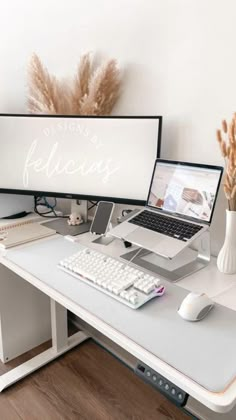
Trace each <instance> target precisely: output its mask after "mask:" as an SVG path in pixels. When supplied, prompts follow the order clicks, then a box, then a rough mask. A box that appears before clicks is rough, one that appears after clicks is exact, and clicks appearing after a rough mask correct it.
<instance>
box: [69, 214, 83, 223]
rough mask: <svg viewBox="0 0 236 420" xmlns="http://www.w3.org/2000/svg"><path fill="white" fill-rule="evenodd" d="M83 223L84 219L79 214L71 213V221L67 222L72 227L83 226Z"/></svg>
mask: <svg viewBox="0 0 236 420" xmlns="http://www.w3.org/2000/svg"><path fill="white" fill-rule="evenodd" d="M83 222H84V221H83V219H82V217H81V216H80V214H78V213H71V214H70V216H69V219H68V220H67V223H68V225H70V226H76V225H81V223H83Z"/></svg>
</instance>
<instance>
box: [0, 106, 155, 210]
mask: <svg viewBox="0 0 236 420" xmlns="http://www.w3.org/2000/svg"><path fill="white" fill-rule="evenodd" d="M161 123H162V118H161V117H82V116H57V115H53V116H49V115H47V116H46V115H37V116H36V115H9V114H8V115H6V114H1V115H0V147H1V154H0V192H8V193H9V192H12V193H13V192H14V193H22V194H31V195H46V196H54V197H67V198H81V199H82V198H84V199H99V200H100V199H103V200H104V199H109V200H112V201H114V202H125V203H136V204H143V203H144V202H145V200H146V197H147V193H148V190H149V185H150V180H151V176H152V168H153V164H154V162H155V158H156V157H157V156H159V155H160V140H161Z"/></svg>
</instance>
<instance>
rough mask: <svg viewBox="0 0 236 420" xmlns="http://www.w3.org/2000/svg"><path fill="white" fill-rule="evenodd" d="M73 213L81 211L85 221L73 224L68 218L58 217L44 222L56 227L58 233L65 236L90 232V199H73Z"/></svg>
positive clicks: (53, 227)
mask: <svg viewBox="0 0 236 420" xmlns="http://www.w3.org/2000/svg"><path fill="white" fill-rule="evenodd" d="M71 213H79V214H80V215H81V216H82V218H83V220H84V223H81V225H74V226H72V225H69V224H68V218H58V219H54V220H50V221H49V222H46V223H44V225H45V226H48V227H50V228H52V229H55V230H56V231H57V233H59V234H61V235H63V236H65V235H71V236H76V235H81V234H82V233H85V232H89V230H90V226H91V221H88V201H87V200H71Z"/></svg>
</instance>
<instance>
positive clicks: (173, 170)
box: [147, 159, 223, 223]
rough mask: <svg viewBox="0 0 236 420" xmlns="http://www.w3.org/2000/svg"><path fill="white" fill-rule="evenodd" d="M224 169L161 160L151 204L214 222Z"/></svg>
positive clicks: (152, 187) (150, 197) (154, 181)
mask: <svg viewBox="0 0 236 420" xmlns="http://www.w3.org/2000/svg"><path fill="white" fill-rule="evenodd" d="M222 171H223V168H221V167H220V166H212V165H198V164H192V163H185V162H173V161H164V160H158V159H157V161H156V163H155V167H154V172H153V177H152V181H151V186H150V190H149V195H148V201H147V204H148V206H151V207H154V208H156V209H159V210H162V211H163V212H168V213H175V214H178V215H179V216H181V217H185V218H188V219H189V218H191V219H197V220H199V221H200V222H202V221H203V222H208V223H210V222H211V219H212V216H213V210H214V206H215V201H216V197H217V193H218V189H219V184H220V180H221V176H222Z"/></svg>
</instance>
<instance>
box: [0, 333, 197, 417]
mask: <svg viewBox="0 0 236 420" xmlns="http://www.w3.org/2000/svg"><path fill="white" fill-rule="evenodd" d="M21 360H22V358H21ZM18 362H19V359H18ZM15 363H16V362H14V363H11V364H10V366H11V367H12V366H14V364H15ZM6 366H7V365H6ZM6 366H5V365H3V364H1V363H0V373H3V372H4V371H5V370H6ZM8 368H9V367H8ZM59 419H60V420H62V419H63V420H67V419H68V420H74V419H76V420H78V419H79V420H125V419H132V420H189V419H190V417H189V416H187V415H186V414H184V413H183V412H182V411H180V410H179V409H178V408H177V407H175V406H174V405H173V404H172V403H170V402H169V401H167V400H166V399H165V398H164V397H163V396H161V394H159V393H158V392H156V391H155V390H154V389H153V388H152V387H151V386H149V385H147V384H145V383H144V382H143V381H142V380H140V379H139V378H138V377H137V376H136V375H135V374H134V373H133V372H132V371H131V370H130V369H128V368H127V367H126V366H124V365H123V364H122V363H121V362H119V361H118V360H116V359H115V358H114V357H113V356H111V355H110V354H109V353H108V352H107V351H105V350H104V349H102V348H101V347H99V346H98V345H97V344H95V343H94V342H93V341H92V340H89V341H87V342H85V343H83V344H82V345H80V346H79V347H77V348H76V349H74V350H71V351H70V352H69V353H67V354H66V355H64V356H62V357H60V358H59V359H57V360H56V361H54V362H52V363H51V364H49V365H47V366H46V367H44V368H42V369H41V370H38V371H37V372H35V373H34V374H33V375H31V376H29V377H27V378H26V379H24V380H22V381H21V382H19V383H17V384H15V385H13V386H12V387H10V388H8V389H6V390H5V391H4V392H3V393H2V394H0V420H59Z"/></svg>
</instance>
